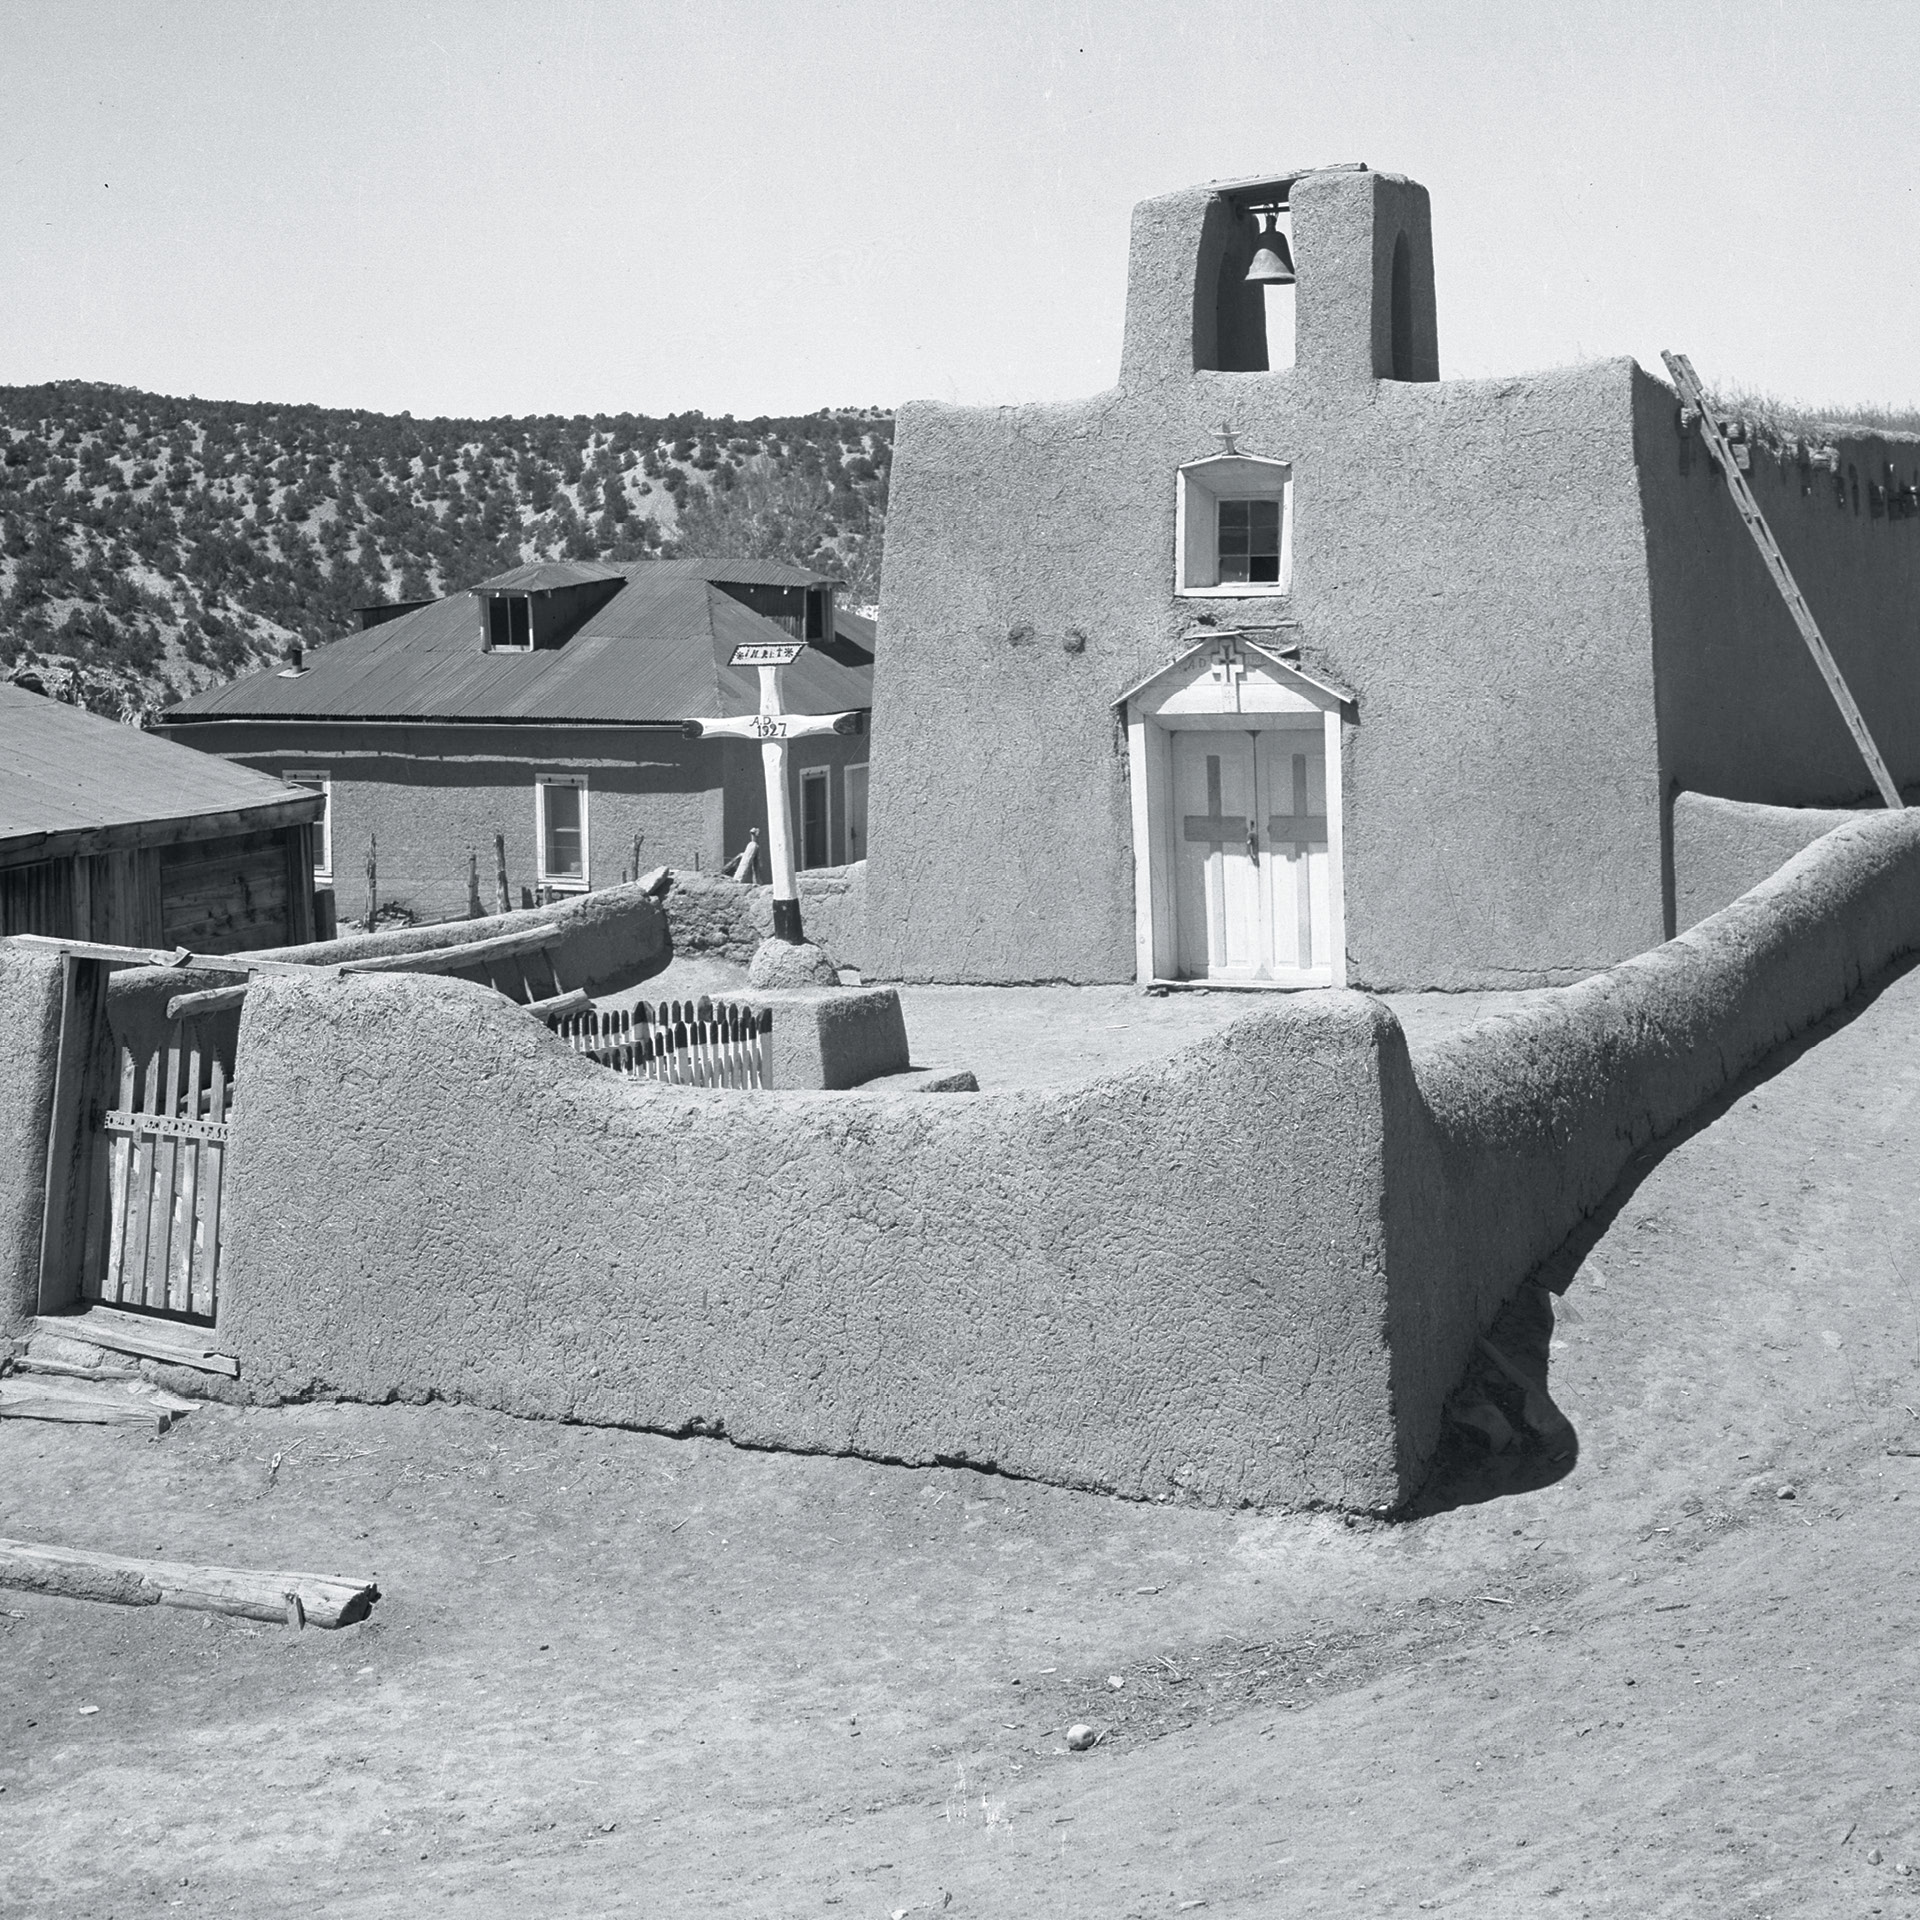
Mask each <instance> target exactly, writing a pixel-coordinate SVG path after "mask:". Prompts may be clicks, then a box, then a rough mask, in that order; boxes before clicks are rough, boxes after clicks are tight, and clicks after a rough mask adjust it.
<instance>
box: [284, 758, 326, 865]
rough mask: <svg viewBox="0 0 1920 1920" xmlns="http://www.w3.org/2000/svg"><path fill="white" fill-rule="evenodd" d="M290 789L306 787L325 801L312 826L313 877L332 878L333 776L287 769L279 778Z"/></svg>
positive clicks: (313, 770) (315, 771) (305, 769)
mask: <svg viewBox="0 0 1920 1920" xmlns="http://www.w3.org/2000/svg"><path fill="white" fill-rule="evenodd" d="M280 777H281V779H283V780H284V781H285V782H286V783H287V785H288V786H290V787H306V788H308V789H309V790H310V791H312V792H314V793H317V794H319V795H320V797H321V798H322V799H323V800H325V801H326V803H327V804H326V806H325V808H324V809H323V810H322V812H321V815H320V818H319V819H318V820H316V821H315V822H314V825H313V877H314V878H315V879H316V880H331V879H332V878H333V776H332V775H331V774H330V773H321V772H320V771H318V770H317V769H316V768H312V767H299V768H289V769H288V770H287V771H286V772H285V773H283V774H282V775H281V776H280Z"/></svg>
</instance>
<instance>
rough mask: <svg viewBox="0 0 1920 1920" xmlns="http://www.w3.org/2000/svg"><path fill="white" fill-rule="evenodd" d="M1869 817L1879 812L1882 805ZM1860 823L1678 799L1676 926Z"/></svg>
mask: <svg viewBox="0 0 1920 1920" xmlns="http://www.w3.org/2000/svg"><path fill="white" fill-rule="evenodd" d="M1871 811H1873V812H1876V813H1877V812H1879V811H1880V808H1879V804H1878V802H1877V801H1876V802H1875V804H1874V806H1873V808H1872V809H1871ZM1861 817H1862V813H1861V810H1858V809H1853V808H1845V807H1769V806H1762V805H1760V804H1758V803H1756V802H1753V801H1744V800H1723V799H1721V798H1720V797H1719V796H1718V795H1717V794H1708V793H1677V794H1675V795H1674V798H1673V895H1674V924H1675V925H1676V926H1677V927H1682V928H1685V927H1691V926H1696V925H1698V924H1699V922H1700V921H1702V920H1704V919H1706V917H1707V916H1708V915H1709V914H1712V913H1718V912H1719V911H1720V909H1721V908H1722V907H1725V906H1730V905H1732V903H1733V902H1734V901H1735V900H1737V899H1739V897H1740V896H1741V895H1742V894H1743V893H1745V892H1747V891H1748V890H1749V889H1750V888H1752V887H1757V886H1758V885H1759V884H1760V882H1761V881H1762V880H1764V879H1765V878H1766V877H1767V875H1768V874H1770V873H1774V872H1776V871H1778V869H1779V868H1781V867H1783V866H1784V865H1785V864H1786V863H1787V862H1788V861H1789V860H1791V859H1792V858H1793V856H1794V855H1795V854H1796V853H1798V852H1799V851H1800V849H1801V848H1802V847H1807V846H1811V845H1812V844H1813V842H1814V841H1816V840H1818V839H1819V838H1820V836H1821V835H1822V834H1825V833H1831V832H1832V831H1833V830H1834V828H1835V827H1844V826H1845V825H1846V824H1847V823H1848V821H1850V820H1858V819H1860V818H1861Z"/></svg>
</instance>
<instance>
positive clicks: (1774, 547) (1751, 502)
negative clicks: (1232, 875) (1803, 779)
mask: <svg viewBox="0 0 1920 1920" xmlns="http://www.w3.org/2000/svg"><path fill="white" fill-rule="evenodd" d="M1660 358H1661V359H1662V360H1664V361H1665V362H1666V363H1667V371H1668V372H1669V373H1670V374H1672V375H1673V384H1674V386H1675V387H1676V388H1677V389H1678V390H1679V394H1680V401H1681V405H1682V406H1683V407H1687V408H1691V409H1692V411H1693V412H1695V413H1697V414H1698V415H1699V416H1700V430H1701V433H1702V434H1703V436H1704V437H1705V439H1706V443H1707V448H1708V450H1709V451H1710V452H1711V453H1712V455H1713V457H1714V459H1715V460H1716V461H1717V462H1718V463H1719V466H1720V473H1721V477H1722V478H1723V479H1724V480H1725V481H1726V483H1727V491H1728V492H1729V493H1730V494H1732V495H1733V504H1734V505H1735V506H1736V507H1737V508H1738V509H1739V511H1740V518H1741V519H1742V520H1743V521H1745V522H1746V528H1747V532H1748V533H1749V534H1751V535H1752V536H1753V544H1754V545H1755V546H1756V547H1758V548H1759V550H1760V558H1761V559H1762V560H1763V561H1764V562H1765V563H1766V568H1767V571H1768V573H1770V574H1771V575H1772V576H1773V584H1774V585H1775V586H1776V587H1778V588H1779V590H1780V597H1781V598H1782V599H1783V600H1784V601H1785V602H1786V603H1787V611H1788V613H1790V614H1791V615H1792V616H1793V624H1794V625H1795V626H1796V627H1798V628H1799V629H1800V638H1801V639H1802V640H1804V641H1805V642H1806V645H1807V651H1808V652H1809V653H1810V654H1812V655H1813V664H1814V665H1815V666H1816V667H1818V668H1819V670H1820V678H1821V679H1822V680H1824V681H1825V682H1826V683H1827V691H1828V692H1829V693H1830V694H1832V695H1833V703H1834V705H1835V706H1837V707H1838V708H1839V709H1840V718H1841V719H1842V720H1844V721H1845V722H1846V723H1847V731H1848V732H1849V733H1850V734H1852V735H1853V744H1854V745H1855V746H1856V747H1858V748H1859V749H1860V757H1861V758H1862V759H1863V760H1864V761H1866V763H1867V771H1868V773H1870V774H1871V775H1872V776H1873V784H1874V785H1875V786H1876V787H1878V788H1879V790H1880V798H1881V799H1882V800H1884V801H1885V802H1886V804H1887V806H1888V807H1889V808H1890V809H1891V810H1892V811H1893V812H1895V813H1898V812H1899V811H1900V810H1901V809H1902V808H1903V807H1904V806H1905V805H1906V802H1905V801H1904V800H1902V799H1901V798H1900V789H1899V788H1898V787H1897V786H1895V785H1894V781H1893V775H1892V774H1891V773H1889V772H1888V771H1887V763H1886V762H1885V761H1884V760H1883V759H1882V758H1881V757H1880V749H1879V748H1878V747H1877V746H1875V745H1874V741H1873V735H1872V734H1871V733H1869V732H1868V731H1867V722H1866V716H1865V715H1864V714H1862V713H1861V711H1860V708H1859V706H1858V704H1857V703H1856V702H1855V700H1854V697H1853V694H1852V692H1851V690H1850V689H1849V688H1848V686H1847V682H1846V678H1845V676H1844V675H1843V674H1842V673H1841V671H1840V666H1839V663H1838V662H1837V661H1836V660H1835V659H1834V657H1833V655H1832V653H1831V652H1829V651H1828V648H1827V643H1826V641H1825V640H1824V639H1823V638H1822V637H1821V633H1820V629H1819V627H1818V626H1816V625H1815V624H1814V618H1813V609H1812V608H1811V607H1809V606H1808V605H1807V600H1806V596H1805V595H1804V594H1803V593H1802V592H1801V591H1800V587H1799V584H1798V582H1797V581H1795V579H1794V577H1793V572H1792V570H1791V569H1790V568H1789V567H1788V565H1787V557H1786V555H1785V554H1783V553H1782V552H1781V551H1780V543H1779V542H1778V541H1777V540H1776V539H1774V537H1773V529H1772V528H1771V527H1770V526H1768V525H1767V516H1766V515H1765V514H1764V513H1762V512H1761V511H1760V503H1759V501H1758V500H1756V499H1755V498H1754V497H1753V489H1752V488H1751V487H1750V486H1749V485H1748V484H1747V476H1746V475H1745V474H1744V473H1742V472H1741V471H1740V466H1739V462H1738V461H1736V460H1735V459H1734V457H1733V448H1732V446H1731V445H1730V444H1729V443H1728V440H1727V432H1726V428H1725V427H1724V426H1722V425H1721V423H1720V418H1719V416H1718V415H1717V414H1716V413H1715V412H1714V410H1713V405H1712V403H1711V402H1710V401H1709V400H1708V399H1707V394H1706V389H1705V388H1704V387H1702V386H1701V384H1700V376H1699V375H1698V374H1697V373H1695V372H1694V370H1693V362H1692V361H1691V360H1689V359H1688V358H1687V356H1686V355H1685V354H1684V353H1662V354H1661V356H1660Z"/></svg>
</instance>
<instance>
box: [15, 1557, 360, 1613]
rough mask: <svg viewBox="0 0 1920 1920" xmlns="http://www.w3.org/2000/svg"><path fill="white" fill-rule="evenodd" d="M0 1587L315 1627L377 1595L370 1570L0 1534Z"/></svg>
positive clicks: (120, 1603) (127, 1604) (353, 1611)
mask: <svg viewBox="0 0 1920 1920" xmlns="http://www.w3.org/2000/svg"><path fill="white" fill-rule="evenodd" d="M0 1587H12V1588H14V1589H15V1590H16V1591H18V1592H23V1593H45V1594H55V1595H59V1596H61V1597H63V1598H66V1599H70V1600H106V1601H112V1602H114V1603H116V1604H118V1605H120V1606H126V1607H156V1606H157V1607H192V1608H195V1609H197V1610H198V1611H199V1612H202V1613H229V1614H237V1615H238V1616H239V1617H240V1618H241V1619H243V1620H274V1621H281V1620H284V1621H285V1622H286V1623H287V1625H289V1626H314V1627H349V1626H352V1625H353V1623H354V1622H355V1621H356V1620H364V1619H365V1618H366V1616H367V1613H368V1612H369V1610H370V1609H371V1608H372V1606H373V1603H374V1602H375V1601H376V1600H378V1599H379V1597H380V1589H379V1587H378V1585H377V1584H376V1583H375V1582H374V1580H373V1579H372V1577H371V1576H368V1577H366V1578H364V1579H363V1578H358V1577H352V1576H344V1575H340V1574H330V1573H262V1572H254V1571H252V1570H250V1569H247V1568H242V1567H197V1566H190V1565H188V1564H186V1563H185V1562H182V1561H177V1560H131V1559H127V1558H125V1557H124V1556H122V1555H120V1554H117V1553H91V1552H88V1551H87V1550H85V1549H84V1548H79V1547H50V1546H42V1545H40V1544H39V1543H37V1542H35V1541H31V1540H0Z"/></svg>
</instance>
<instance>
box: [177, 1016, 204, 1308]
mask: <svg viewBox="0 0 1920 1920" xmlns="http://www.w3.org/2000/svg"><path fill="white" fill-rule="evenodd" d="M189 1033H190V1038H191V1045H190V1046H189V1048H188V1050H187V1088H186V1106H185V1108H184V1109H183V1111H184V1112H185V1113H186V1114H187V1116H188V1117H189V1118H193V1117H194V1116H196V1115H197V1114H198V1113H199V1111H200V1032H199V1029H198V1028H197V1027H194V1028H191V1029H189ZM205 1152H206V1142H205V1141H204V1140H183V1141H182V1142H181V1143H180V1158H181V1168H180V1220H179V1224H178V1226H177V1227H176V1228H175V1230H174V1241H175V1244H174V1247H173V1250H172V1257H171V1258H170V1259H169V1260H168V1262H167V1305H168V1306H169V1307H171V1308H172V1309H173V1310H174V1312H176V1313H191V1312H192V1311H193V1229H194V1224H195V1217H194V1216H195V1208H196V1206H197V1205H198V1203H199V1198H200V1159H201V1156H202V1154H204V1153H205Z"/></svg>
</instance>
